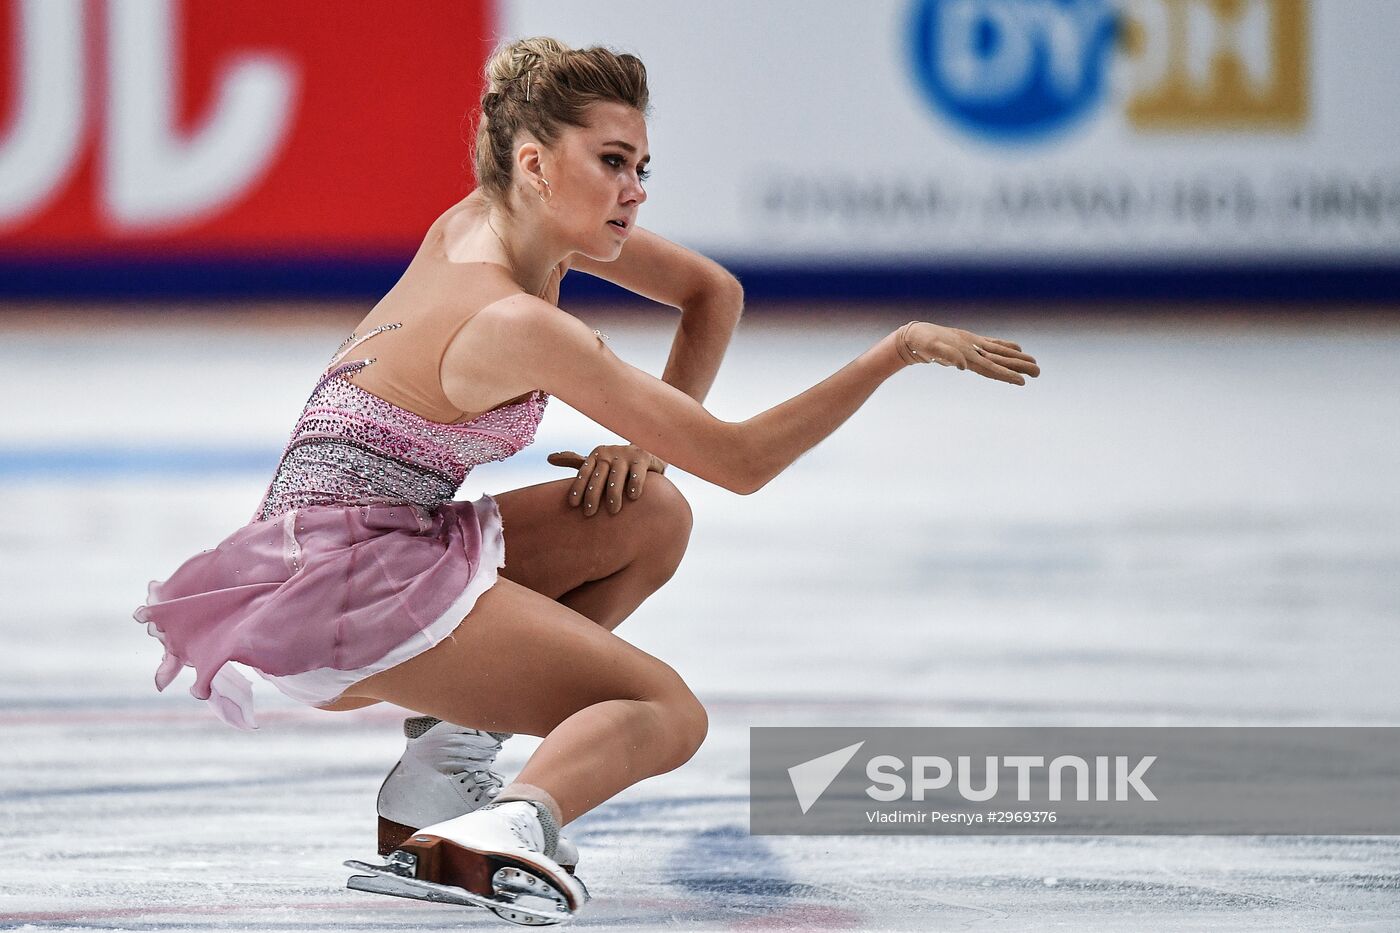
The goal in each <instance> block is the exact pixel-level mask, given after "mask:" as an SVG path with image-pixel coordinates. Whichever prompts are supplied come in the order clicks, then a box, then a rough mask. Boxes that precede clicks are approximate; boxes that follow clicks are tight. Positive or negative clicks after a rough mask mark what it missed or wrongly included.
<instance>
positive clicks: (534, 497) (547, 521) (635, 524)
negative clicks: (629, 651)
mask: <svg viewBox="0 0 1400 933" xmlns="http://www.w3.org/2000/svg"><path fill="white" fill-rule="evenodd" d="M572 484H573V480H567V479H566V480H557V481H555V482H552V483H541V484H540V485H537V486H527V487H525V488H524V489H514V490H511V491H510V492H506V493H502V494H500V495H499V496H495V497H494V498H495V500H496V504H497V505H498V506H500V509H501V519H502V522H503V524H504V525H505V529H506V565H505V567H503V568H502V569H501V575H502V576H504V577H505V578H506V579H508V580H514V581H515V582H516V583H519V584H521V585H522V586H527V587H529V588H530V589H532V590H534V591H535V592H536V593H541V594H543V595H545V596H548V597H550V598H552V599H557V600H559V602H561V603H563V604H564V605H566V606H568V607H569V608H571V609H574V610H575V611H577V612H579V613H580V614H582V615H585V616H587V617H588V618H590V619H592V620H593V621H594V622H597V623H598V624H599V625H601V626H603V627H604V628H606V629H608V630H609V631H612V630H613V629H615V628H617V626H618V625H619V624H620V623H621V622H622V620H623V619H626V618H627V617H628V616H629V615H631V614H632V612H633V611H634V610H636V608H637V607H638V606H640V605H641V604H642V602H643V601H644V600H645V599H646V598H647V597H648V596H650V595H651V594H652V593H654V592H656V591H657V590H658V589H660V588H661V587H662V585H664V584H665V583H666V581H667V580H669V579H671V576H672V575H673V574H674V573H675V571H676V568H677V567H678V566H679V565H680V562H681V558H682V557H683V556H684V554H685V549H686V545H687V543H688V542H689V540H690V529H691V523H692V520H691V513H690V505H689V503H687V502H686V501H685V497H684V496H683V495H682V494H681V492H680V490H679V489H677V488H676V487H675V485H674V484H672V483H671V481H670V480H668V479H666V478H665V477H664V476H660V475H657V474H652V475H651V476H650V477H648V478H647V485H646V489H645V490H644V491H643V493H642V497H641V498H640V499H638V500H636V501H635V502H634V501H631V500H628V501H627V502H626V503H625V504H624V505H623V507H622V510H621V511H620V512H619V513H618V514H616V515H610V514H607V513H606V512H605V511H599V512H597V513H596V514H594V515H592V516H588V517H584V515H583V512H582V510H580V509H577V508H572V507H570V506H568V505H566V504H565V502H564V495H565V493H567V492H568V491H569V488H570V486H571V485H572Z"/></svg>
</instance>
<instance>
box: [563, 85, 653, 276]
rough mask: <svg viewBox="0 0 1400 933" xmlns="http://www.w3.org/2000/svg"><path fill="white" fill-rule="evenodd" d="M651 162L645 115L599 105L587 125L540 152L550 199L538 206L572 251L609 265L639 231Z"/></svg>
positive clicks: (573, 129)
mask: <svg viewBox="0 0 1400 933" xmlns="http://www.w3.org/2000/svg"><path fill="white" fill-rule="evenodd" d="M650 159H651V151H650V147H649V145H648V143H647V124H646V118H645V117H643V116H642V114H641V112H640V111H638V110H637V109H636V108H634V107H629V106H627V105H626V104H619V103H615V102H612V101H599V102H595V103H593V104H591V105H590V106H589V108H588V113H587V125H586V126H571V127H567V128H565V130H564V132H563V133H561V134H560V136H559V138H558V140H556V142H555V144H554V145H553V146H551V147H549V148H548V149H547V150H546V151H544V152H543V153H541V158H540V169H541V171H542V174H543V177H544V178H545V179H548V181H549V189H548V190H546V191H545V195H546V196H547V197H549V200H548V201H547V202H544V203H541V204H538V205H537V206H538V207H540V208H543V213H544V215H545V216H546V217H547V218H548V219H549V221H550V223H551V225H553V226H555V227H556V229H557V233H558V234H559V236H560V237H561V238H562V239H564V241H565V242H566V243H568V244H569V246H570V248H571V249H572V251H573V252H576V253H582V254H583V255H585V256H587V257H589V258H590V259H596V260H599V261H602V262H609V261H611V260H613V259H616V258H617V257H618V254H619V253H621V252H622V247H623V245H624V244H625V243H626V242H627V238H628V237H629V236H631V234H632V231H633V228H634V227H635V226H636V223H637V209H638V208H639V207H641V205H642V202H643V201H645V200H646V199H647V192H646V189H645V188H643V187H642V183H643V182H644V181H645V180H646V178H647V175H648V172H647V170H646V166H647V163H648V162H649V161H650ZM551 191H552V192H553V193H552V195H551V194H550V192H551Z"/></svg>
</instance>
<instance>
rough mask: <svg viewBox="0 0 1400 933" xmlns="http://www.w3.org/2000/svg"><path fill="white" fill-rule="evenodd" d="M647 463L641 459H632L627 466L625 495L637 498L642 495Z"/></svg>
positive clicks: (645, 481) (645, 480)
mask: <svg viewBox="0 0 1400 933" xmlns="http://www.w3.org/2000/svg"><path fill="white" fill-rule="evenodd" d="M648 472H649V471H648V469H647V465H646V464H645V463H643V462H642V461H640V460H638V461H634V462H633V463H631V464H629V465H628V467H627V495H628V496H629V497H630V498H631V499H633V500H637V499H640V498H641V497H642V489H643V487H645V486H646V483H647V473H648Z"/></svg>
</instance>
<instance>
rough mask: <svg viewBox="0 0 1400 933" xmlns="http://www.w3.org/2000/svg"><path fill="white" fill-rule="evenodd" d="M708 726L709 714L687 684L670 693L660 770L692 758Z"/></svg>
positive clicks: (702, 740)
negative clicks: (681, 688)
mask: <svg viewBox="0 0 1400 933" xmlns="http://www.w3.org/2000/svg"><path fill="white" fill-rule="evenodd" d="M709 730H710V717H709V715H708V714H707V713H706V712H705V707H704V706H703V705H701V703H700V700H699V699H697V698H696V696H695V694H693V693H691V692H690V690H689V688H687V689H686V690H685V692H684V693H683V694H677V695H676V696H675V697H673V698H672V699H671V700H670V701H669V702H668V704H667V708H666V737H667V742H666V746H667V751H668V753H667V755H666V756H665V759H664V761H663V770H664V771H671V770H674V769H676V768H679V767H680V766H681V765H683V764H685V763H686V762H687V761H689V760H690V759H691V758H693V757H694V756H695V753H696V752H697V751H699V749H700V746H701V745H702V744H703V743H704V741H705V736H706V735H707V734H708V733H709Z"/></svg>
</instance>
